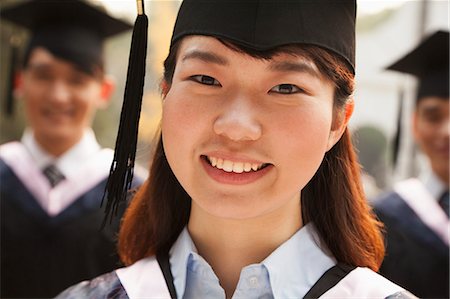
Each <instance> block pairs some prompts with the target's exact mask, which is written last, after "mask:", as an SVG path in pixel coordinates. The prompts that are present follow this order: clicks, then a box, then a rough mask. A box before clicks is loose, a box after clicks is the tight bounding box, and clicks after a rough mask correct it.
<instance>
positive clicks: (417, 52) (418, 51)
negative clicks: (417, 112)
mask: <svg viewBox="0 0 450 299" xmlns="http://www.w3.org/2000/svg"><path fill="white" fill-rule="evenodd" d="M387 69H388V70H393V71H398V72H402V73H407V74H410V75H414V76H416V77H417V78H418V80H419V84H418V90H417V99H418V100H420V99H421V98H423V97H425V96H440V97H448V96H449V33H448V31H437V32H435V33H434V34H432V35H430V36H428V37H426V38H425V39H424V40H423V41H422V42H421V43H420V44H419V45H418V46H417V47H416V48H414V49H413V50H412V51H411V52H409V53H408V54H406V55H405V56H403V57H402V58H401V59H399V60H398V61H396V62H395V63H393V64H392V65H390V66H389V67H387Z"/></svg>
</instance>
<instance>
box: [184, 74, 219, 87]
mask: <svg viewBox="0 0 450 299" xmlns="http://www.w3.org/2000/svg"><path fill="white" fill-rule="evenodd" d="M190 78H191V79H192V80H194V81H195V82H198V83H201V84H205V85H215V86H222V85H220V83H219V81H217V80H216V79H214V78H213V77H210V76H206V75H195V76H191V77H190Z"/></svg>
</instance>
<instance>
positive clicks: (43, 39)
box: [0, 0, 132, 105]
mask: <svg viewBox="0 0 450 299" xmlns="http://www.w3.org/2000/svg"><path fill="white" fill-rule="evenodd" d="M0 17H1V18H2V19H6V20H8V21H10V22H13V23H15V24H16V25H19V26H21V27H24V28H26V29H28V30H29V31H30V33H31V36H30V40H29V43H28V46H27V48H26V51H25V59H24V60H25V63H26V62H27V60H28V57H29V55H30V51H31V50H32V49H33V48H35V47H38V46H42V47H44V48H46V49H47V50H49V51H50V52H51V53H52V54H53V55H55V56H57V57H59V58H62V59H65V60H68V61H70V62H73V63H75V64H76V65H77V66H78V67H80V69H81V70H83V71H85V72H87V73H92V72H93V68H95V67H101V68H103V40H104V39H106V38H108V37H111V36H113V35H116V34H119V33H122V32H124V31H127V30H130V29H131V28H132V26H131V24H128V23H126V22H124V21H122V20H120V19H116V18H114V17H112V16H110V15H108V14H107V13H106V12H105V11H104V10H103V9H101V8H100V7H94V6H93V5H91V4H88V3H87V2H85V1H81V0H31V1H24V2H20V3H19V4H17V5H10V6H8V7H6V8H4V9H2V10H1V11H0ZM13 54H14V53H13ZM12 67H13V68H15V66H14V65H12ZM7 105H10V104H8V103H7Z"/></svg>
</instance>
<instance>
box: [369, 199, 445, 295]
mask: <svg viewBox="0 0 450 299" xmlns="http://www.w3.org/2000/svg"><path fill="white" fill-rule="evenodd" d="M375 212H376V214H377V216H378V217H379V219H380V220H381V221H382V222H383V223H384V224H385V228H386V236H385V242H386V256H385V259H384V261H383V264H382V265H381V268H380V271H379V272H380V274H382V275H383V276H385V277H386V278H388V279H389V280H392V281H393V282H395V283H397V284H399V285H401V286H403V287H404V288H405V289H407V290H409V291H410V292H412V293H413V294H415V295H417V296H418V297H420V298H449V247H448V245H446V244H445V243H444V242H443V241H442V239H441V238H439V237H438V236H437V234H436V233H435V232H434V231H433V230H432V229H430V227H428V226H427V225H426V224H425V223H424V222H423V221H422V220H421V218H420V217H419V216H418V215H417V213H416V212H414V210H413V209H412V208H411V207H410V206H409V205H408V204H407V203H406V202H405V201H404V199H403V198H402V197H401V196H400V195H399V194H398V193H396V192H392V193H389V194H386V195H384V196H383V197H382V198H380V199H379V200H377V201H376V204H375Z"/></svg>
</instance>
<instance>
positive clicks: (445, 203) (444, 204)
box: [439, 190, 449, 217]
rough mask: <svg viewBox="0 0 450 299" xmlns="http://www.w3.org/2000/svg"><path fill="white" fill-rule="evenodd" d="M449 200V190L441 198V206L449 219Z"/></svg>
mask: <svg viewBox="0 0 450 299" xmlns="http://www.w3.org/2000/svg"><path fill="white" fill-rule="evenodd" d="M448 200H449V195H448V190H447V191H445V192H444V193H443V194H442V196H441V197H440V198H439V205H440V206H441V208H442V209H443V210H444V212H445V214H446V215H447V217H448V216H449V215H448Z"/></svg>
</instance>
